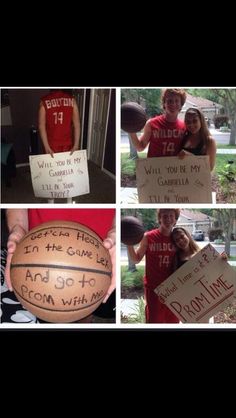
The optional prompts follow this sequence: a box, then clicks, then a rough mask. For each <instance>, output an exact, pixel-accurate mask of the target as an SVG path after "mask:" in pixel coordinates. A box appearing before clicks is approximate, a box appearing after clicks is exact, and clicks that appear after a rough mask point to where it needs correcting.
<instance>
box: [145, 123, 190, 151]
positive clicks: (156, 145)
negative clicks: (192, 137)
mask: <svg viewBox="0 0 236 418" xmlns="http://www.w3.org/2000/svg"><path fill="white" fill-rule="evenodd" d="M150 125H151V129H152V134H151V137H150V142H149V147H148V153H147V156H148V157H173V156H175V155H177V154H178V152H179V151H180V149H181V145H182V139H183V135H184V132H185V123H184V122H182V121H181V120H178V119H177V120H176V121H175V122H168V121H167V120H166V116H165V115H160V116H155V117H154V118H152V119H150Z"/></svg>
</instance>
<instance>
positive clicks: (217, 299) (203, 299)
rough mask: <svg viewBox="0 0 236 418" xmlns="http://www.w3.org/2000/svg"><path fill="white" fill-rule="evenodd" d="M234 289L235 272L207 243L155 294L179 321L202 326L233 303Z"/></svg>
mask: <svg viewBox="0 0 236 418" xmlns="http://www.w3.org/2000/svg"><path fill="white" fill-rule="evenodd" d="M235 290H236V274H235V271H234V269H233V268H232V267H231V266H230V265H229V264H228V263H227V262H226V261H225V260H223V259H222V258H221V256H220V255H219V253H218V252H217V251H216V250H215V249H214V247H213V246H212V245H211V244H208V245H207V246H206V247H204V248H203V249H202V250H201V251H199V252H198V253H197V254H196V255H195V256H194V257H192V258H191V259H190V260H189V261H187V262H186V263H185V264H184V265H183V266H181V267H180V268H179V269H178V270H176V272H175V273H173V274H172V275H171V276H169V277H168V279H166V280H165V281H164V282H163V283H162V284H161V285H159V286H158V287H157V288H156V289H155V292H156V293H157V295H158V297H159V300H160V301H161V302H162V303H165V304H166V305H167V306H168V308H169V309H170V310H171V311H172V312H173V313H174V314H175V315H176V316H177V317H178V318H179V320H180V321H181V322H184V323H185V322H186V323H205V322H208V320H209V318H211V317H212V316H213V315H214V314H216V313H217V312H219V311H221V310H223V309H224V308H226V307H227V306H228V305H230V303H232V301H233V296H234V292H235Z"/></svg>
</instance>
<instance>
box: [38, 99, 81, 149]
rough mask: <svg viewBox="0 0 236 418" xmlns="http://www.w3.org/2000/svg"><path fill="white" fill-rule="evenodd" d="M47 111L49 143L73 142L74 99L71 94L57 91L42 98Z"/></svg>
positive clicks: (62, 143)
mask: <svg viewBox="0 0 236 418" xmlns="http://www.w3.org/2000/svg"><path fill="white" fill-rule="evenodd" d="M42 103H43V106H44V108H45V111H46V130H47V137H48V142H49V144H54V143H56V144H58V145H64V144H67V143H71V139H72V116H73V106H74V99H73V97H72V96H71V95H70V94H67V93H64V92H62V91H56V92H53V93H50V94H48V95H47V96H44V97H43V98H42Z"/></svg>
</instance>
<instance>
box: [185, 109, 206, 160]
mask: <svg viewBox="0 0 236 418" xmlns="http://www.w3.org/2000/svg"><path fill="white" fill-rule="evenodd" d="M187 115H191V116H195V115H197V116H198V117H199V119H200V122H201V128H200V130H199V134H200V138H201V140H200V143H201V144H202V148H201V154H202V155H206V150H207V145H208V143H209V142H210V138H211V133H210V131H209V129H208V126H207V123H206V120H205V117H204V115H203V113H202V112H201V110H200V109H197V108H195V107H189V108H188V109H187V110H186V112H185V117H184V119H185V121H186V116H187ZM190 135H191V132H189V131H188V130H187V131H186V133H185V135H184V138H183V143H182V148H183V147H184V146H185V144H186V142H187V141H188V138H189V136H190Z"/></svg>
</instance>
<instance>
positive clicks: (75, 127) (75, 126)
mask: <svg viewBox="0 0 236 418" xmlns="http://www.w3.org/2000/svg"><path fill="white" fill-rule="evenodd" d="M72 122H73V134H74V135H73V138H74V145H73V147H72V149H71V154H72V153H73V152H74V151H77V150H78V149H79V140H80V116H79V109H78V106H77V103H76V101H75V99H74V104H73V115H72Z"/></svg>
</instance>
